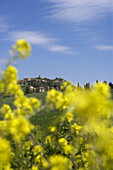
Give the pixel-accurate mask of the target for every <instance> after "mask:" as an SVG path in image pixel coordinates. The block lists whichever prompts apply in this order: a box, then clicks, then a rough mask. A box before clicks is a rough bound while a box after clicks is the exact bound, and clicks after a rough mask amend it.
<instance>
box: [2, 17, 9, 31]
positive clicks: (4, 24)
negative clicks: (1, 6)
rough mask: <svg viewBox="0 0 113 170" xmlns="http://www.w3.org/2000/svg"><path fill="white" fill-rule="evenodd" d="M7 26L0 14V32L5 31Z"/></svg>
mask: <svg viewBox="0 0 113 170" xmlns="http://www.w3.org/2000/svg"><path fill="white" fill-rule="evenodd" d="M8 28H9V25H8V24H6V23H5V21H4V19H3V17H1V16H0V32H5V31H6V30H7V29H8Z"/></svg>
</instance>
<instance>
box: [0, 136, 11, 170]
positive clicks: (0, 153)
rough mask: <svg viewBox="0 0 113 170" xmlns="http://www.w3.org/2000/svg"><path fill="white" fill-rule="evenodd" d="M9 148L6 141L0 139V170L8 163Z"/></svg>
mask: <svg viewBox="0 0 113 170" xmlns="http://www.w3.org/2000/svg"><path fill="white" fill-rule="evenodd" d="M10 153H11V147H10V144H9V142H8V141H7V140H5V139H3V138H1V137H0V169H2V167H3V166H4V165H7V164H8V163H9V161H10Z"/></svg>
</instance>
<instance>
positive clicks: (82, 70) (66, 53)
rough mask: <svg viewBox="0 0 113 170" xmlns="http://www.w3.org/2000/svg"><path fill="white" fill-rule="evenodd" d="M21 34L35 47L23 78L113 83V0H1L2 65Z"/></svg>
mask: <svg viewBox="0 0 113 170" xmlns="http://www.w3.org/2000/svg"><path fill="white" fill-rule="evenodd" d="M19 38H24V39H26V40H27V41H28V42H29V43H30V44H31V46H32V53H31V56H30V57H29V58H28V59H27V60H26V61H24V62H23V61H19V62H18V63H17V64H16V67H17V68H18V71H19V73H18V75H19V79H22V78H24V77H37V76H38V75H42V77H48V78H56V77H63V78H64V79H66V80H70V81H72V83H74V84H75V83H77V82H80V83H81V84H84V83H86V82H90V83H93V82H95V81H96V80H99V81H104V80H106V81H108V82H110V81H111V82H113V1H112V0H95V1H94V0H33V1H31V0H20V1H15V0H11V1H9V0H0V65H1V67H2V69H4V68H5V65H6V63H7V57H8V56H9V54H8V51H9V50H10V49H11V46H12V44H14V43H15V41H16V40H17V39H19Z"/></svg>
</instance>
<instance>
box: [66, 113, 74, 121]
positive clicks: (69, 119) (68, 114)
mask: <svg viewBox="0 0 113 170" xmlns="http://www.w3.org/2000/svg"><path fill="white" fill-rule="evenodd" d="M73 117H74V116H73V114H72V113H70V112H68V113H66V115H65V116H64V119H66V120H67V121H68V122H69V123H70V122H71V121H73Z"/></svg>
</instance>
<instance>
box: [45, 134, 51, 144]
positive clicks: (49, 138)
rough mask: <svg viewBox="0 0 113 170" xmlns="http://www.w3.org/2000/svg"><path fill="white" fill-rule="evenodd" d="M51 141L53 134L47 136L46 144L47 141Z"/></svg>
mask: <svg viewBox="0 0 113 170" xmlns="http://www.w3.org/2000/svg"><path fill="white" fill-rule="evenodd" d="M51 141H52V137H51V135H48V136H47V137H46V139H45V143H46V144H47V143H49V144H51Z"/></svg>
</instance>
